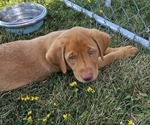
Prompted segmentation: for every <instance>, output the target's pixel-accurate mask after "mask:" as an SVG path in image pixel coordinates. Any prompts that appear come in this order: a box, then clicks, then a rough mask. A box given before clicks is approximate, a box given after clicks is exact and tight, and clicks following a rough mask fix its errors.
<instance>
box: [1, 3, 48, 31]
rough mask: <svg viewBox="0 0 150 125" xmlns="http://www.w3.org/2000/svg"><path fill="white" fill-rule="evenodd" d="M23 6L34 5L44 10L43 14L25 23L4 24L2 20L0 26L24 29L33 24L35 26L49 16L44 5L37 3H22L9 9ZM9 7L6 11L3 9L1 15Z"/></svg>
mask: <svg viewBox="0 0 150 125" xmlns="http://www.w3.org/2000/svg"><path fill="white" fill-rule="evenodd" d="M21 4H34V5H35V6H39V7H40V8H42V12H41V14H39V15H38V16H36V17H34V18H32V19H29V20H27V21H23V22H12V23H11V22H3V21H1V20H0V26H1V27H8V28H17V27H24V26H28V25H32V24H35V23H37V22H39V21H41V20H43V18H44V17H45V16H46V14H47V10H46V8H45V7H44V6H43V5H41V4H38V3H35V2H22V3H18V4H14V5H12V6H9V7H16V6H19V5H21ZM9 7H6V8H4V9H2V10H1V11H0V13H2V12H3V11H4V10H6V9H7V8H9Z"/></svg>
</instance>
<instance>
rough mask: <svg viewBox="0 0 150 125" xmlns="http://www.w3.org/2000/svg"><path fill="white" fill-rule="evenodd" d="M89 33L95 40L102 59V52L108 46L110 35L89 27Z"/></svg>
mask: <svg viewBox="0 0 150 125" xmlns="http://www.w3.org/2000/svg"><path fill="white" fill-rule="evenodd" d="M90 34H91V36H92V38H93V40H94V41H95V42H96V44H97V46H98V49H99V53H100V56H101V58H102V60H103V54H104V53H105V50H106V49H107V47H108V46H109V43H110V39H111V37H110V35H109V34H107V33H105V32H101V31H99V30H96V29H90Z"/></svg>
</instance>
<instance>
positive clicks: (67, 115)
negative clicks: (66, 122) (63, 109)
mask: <svg viewBox="0 0 150 125" xmlns="http://www.w3.org/2000/svg"><path fill="white" fill-rule="evenodd" d="M62 116H63V118H64V119H67V118H68V117H70V114H63V115H62Z"/></svg>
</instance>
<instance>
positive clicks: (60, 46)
mask: <svg viewBox="0 0 150 125" xmlns="http://www.w3.org/2000/svg"><path fill="white" fill-rule="evenodd" d="M109 40H110V37H109V35H108V34H106V33H104V32H100V31H98V30H96V29H86V28H81V27H75V28H72V29H70V30H67V31H65V32H64V33H62V34H61V35H60V36H59V37H58V38H57V39H56V40H55V41H54V42H53V44H52V46H51V47H50V49H49V51H48V52H47V54H46V58H47V60H49V61H51V63H53V64H55V65H57V66H58V68H59V69H60V70H61V71H62V72H63V73H66V71H67V67H69V68H70V69H71V70H72V71H73V73H74V75H75V77H76V79H77V80H79V81H80V82H90V81H93V80H95V79H96V78H97V76H98V58H99V57H101V58H102V59H103V53H104V52H105V50H106V48H107V47H108V44H109Z"/></svg>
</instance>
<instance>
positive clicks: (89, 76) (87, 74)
mask: <svg viewBox="0 0 150 125" xmlns="http://www.w3.org/2000/svg"><path fill="white" fill-rule="evenodd" d="M81 77H82V79H83V80H84V81H90V80H92V78H93V74H92V73H91V72H84V73H82V75H81Z"/></svg>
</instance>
